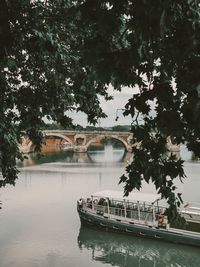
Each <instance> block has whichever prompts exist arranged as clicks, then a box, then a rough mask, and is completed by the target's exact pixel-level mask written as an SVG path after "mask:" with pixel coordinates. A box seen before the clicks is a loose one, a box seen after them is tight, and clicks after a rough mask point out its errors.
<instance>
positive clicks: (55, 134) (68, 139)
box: [43, 133, 73, 145]
mask: <svg viewBox="0 0 200 267" xmlns="http://www.w3.org/2000/svg"><path fill="white" fill-rule="evenodd" d="M46 136H56V137H59V138H61V139H64V140H65V141H67V142H68V143H69V144H70V145H73V142H72V141H71V140H70V138H69V137H67V136H65V135H63V134H59V133H45V135H44V136H43V138H44V139H45V137H46Z"/></svg>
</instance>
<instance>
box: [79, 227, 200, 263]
mask: <svg viewBox="0 0 200 267" xmlns="http://www.w3.org/2000/svg"><path fill="white" fill-rule="evenodd" d="M78 246H79V248H80V250H81V251H82V250H88V251H90V252H91V257H92V260H94V261H98V262H102V263H104V264H110V265H112V266H119V267H122V266H123V267H125V266H134V267H169V266H170V267H178V266H181V267H197V266H200V255H199V250H198V249H197V248H192V247H187V246H181V245H175V244H170V243H164V242H160V241H154V240H148V239H142V238H137V237H134V236H127V235H125V236H124V235H120V234H114V233H110V232H103V231H101V230H95V229H91V228H88V227H85V226H81V228H80V232H79V236H78Z"/></svg>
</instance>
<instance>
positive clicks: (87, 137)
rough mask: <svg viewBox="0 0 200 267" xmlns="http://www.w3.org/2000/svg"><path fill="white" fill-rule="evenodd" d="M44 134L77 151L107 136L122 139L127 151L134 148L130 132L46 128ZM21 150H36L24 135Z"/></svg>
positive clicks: (84, 150) (83, 150)
mask: <svg viewBox="0 0 200 267" xmlns="http://www.w3.org/2000/svg"><path fill="white" fill-rule="evenodd" d="M43 134H44V141H45V138H52V139H53V138H55V139H56V138H57V139H59V143H57V145H58V146H63V147H66V148H69V149H71V150H73V151H75V152H87V150H88V147H89V146H90V145H91V144H92V143H100V142H101V140H103V139H105V138H107V139H116V140H118V141H120V142H121V143H122V144H123V145H124V148H125V150H126V151H129V152H131V148H132V145H131V141H132V134H131V133H130V132H109V131H93V132H90V131H65V130H44V131H43ZM20 150H21V151H22V152H23V153H31V152H34V145H33V143H32V142H31V140H30V139H29V138H26V137H22V141H21V144H20Z"/></svg>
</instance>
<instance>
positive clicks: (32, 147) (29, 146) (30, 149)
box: [26, 133, 73, 153]
mask: <svg viewBox="0 0 200 267" xmlns="http://www.w3.org/2000/svg"><path fill="white" fill-rule="evenodd" d="M47 136H55V137H59V138H61V139H64V140H65V141H67V143H69V144H70V145H71V146H73V142H72V141H71V140H70V138H68V137H67V136H65V135H62V134H59V133H45V135H44V136H43V139H45V137H47ZM34 151H35V145H34V144H33V142H32V141H29V143H28V144H27V146H26V153H27V152H28V153H31V152H34Z"/></svg>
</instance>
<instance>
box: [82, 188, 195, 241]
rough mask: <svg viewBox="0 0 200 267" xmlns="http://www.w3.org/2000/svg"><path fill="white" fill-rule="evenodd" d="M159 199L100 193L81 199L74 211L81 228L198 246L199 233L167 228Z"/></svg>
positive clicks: (106, 191)
mask: <svg viewBox="0 0 200 267" xmlns="http://www.w3.org/2000/svg"><path fill="white" fill-rule="evenodd" d="M160 200H161V198H160V195H157V194H144V193H133V192H132V193H130V194H129V196H128V197H124V196H123V192H118V191H109V190H105V191H100V192H97V193H95V194H92V195H91V197H90V198H87V199H80V200H79V201H78V203H77V209H78V213H79V216H80V220H81V222H82V223H83V224H89V225H93V226H97V227H101V228H104V229H106V230H111V231H115V232H124V233H128V234H133V235H138V236H142V237H147V238H154V239H157V240H165V241H170V242H174V243H181V244H186V245H194V246H200V233H198V232H194V231H188V230H183V229H177V228H173V227H170V224H169V223H168V219H167V217H166V216H165V210H166V208H165V207H163V206H161V205H160Z"/></svg>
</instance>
